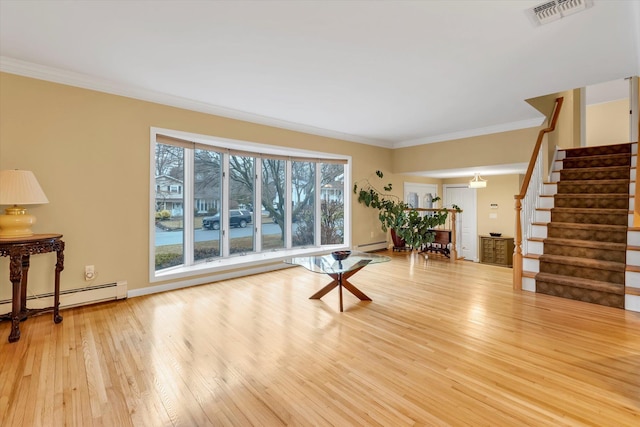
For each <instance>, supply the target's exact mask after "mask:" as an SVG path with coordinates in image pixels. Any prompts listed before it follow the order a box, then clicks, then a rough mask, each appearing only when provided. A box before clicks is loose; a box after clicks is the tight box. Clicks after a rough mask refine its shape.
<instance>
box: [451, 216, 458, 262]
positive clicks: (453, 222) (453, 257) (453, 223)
mask: <svg viewBox="0 0 640 427" xmlns="http://www.w3.org/2000/svg"><path fill="white" fill-rule="evenodd" d="M449 212H450V213H451V257H450V258H449V260H450V261H456V260H457V259H458V250H457V249H456V240H457V238H456V235H457V234H458V231H457V230H456V211H455V210H450V211H449Z"/></svg>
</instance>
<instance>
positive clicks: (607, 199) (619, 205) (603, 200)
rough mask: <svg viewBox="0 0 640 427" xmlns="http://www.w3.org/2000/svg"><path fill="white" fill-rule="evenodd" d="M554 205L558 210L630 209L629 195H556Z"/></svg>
mask: <svg viewBox="0 0 640 427" xmlns="http://www.w3.org/2000/svg"><path fill="white" fill-rule="evenodd" d="M553 205H554V207H557V208H590V209H592V208H595V209H628V208H629V194H627V193H620V194H615V193H614V194H609V193H596V194H582V193H578V194H567V193H561V194H556V195H555V196H554V199H553Z"/></svg>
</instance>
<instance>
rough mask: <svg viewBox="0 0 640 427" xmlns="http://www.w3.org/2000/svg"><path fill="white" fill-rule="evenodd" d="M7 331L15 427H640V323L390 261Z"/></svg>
mask: <svg viewBox="0 0 640 427" xmlns="http://www.w3.org/2000/svg"><path fill="white" fill-rule="evenodd" d="M389 255H390V256H392V257H393V260H392V261H391V262H390V263H385V264H376V265H371V266H368V267H366V268H364V269H363V270H362V271H360V272H359V273H358V274H356V275H355V276H353V278H352V281H353V283H354V285H356V286H358V287H359V288H360V289H361V290H362V291H363V292H365V293H366V294H367V295H368V296H370V297H371V298H372V299H373V301H371V302H364V301H359V300H358V299H357V298H355V297H353V296H352V295H350V294H349V293H348V292H347V293H345V294H344V295H345V296H344V302H345V312H344V313H340V312H339V311H338V294H337V292H331V293H330V294H328V295H326V296H325V297H324V298H323V299H322V300H309V299H308V297H309V296H311V295H312V294H313V293H314V292H315V291H317V290H318V289H320V288H321V287H322V286H324V285H325V284H326V283H327V282H328V281H329V278H328V277H327V276H323V275H320V274H314V273H311V272H309V271H307V270H305V269H303V268H302V267H297V268H290V269H287V270H281V271H277V272H272V273H267V274H261V275H256V276H250V277H245V278H240V279H235V280H229V281H225V282H219V283H214V284H211V285H203V286H198V287H193V288H188V289H182V290H178V291H173V292H166V293H163V294H156V295H150V296H146V297H138V298H133V299H130V300H124V301H119V302H113V303H105V304H101V305H96V306H91V307H82V308H75V309H68V310H64V311H63V312H62V313H61V314H62V315H63V316H64V321H63V322H62V323H61V324H59V325H54V324H53V322H52V321H51V317H50V316H49V315H44V316H40V317H36V318H32V319H29V320H27V321H26V322H24V323H23V324H22V325H21V331H22V338H21V340H20V341H19V342H17V343H13V344H9V343H8V342H7V336H8V334H9V329H10V324H9V323H8V322H3V323H1V324H0V425H3V426H47V425H53V426H62V425H72V426H92V425H97V426H127V425H134V426H171V425H180V426H206V425H216V426H218V425H233V426H245V425H257V426H277V425H334V426H348V425H366V426H369V425H383V426H404V425H427V426H439V425H454V426H459V425H471V426H480V425H491V426H503V425H504V426H522V425H535V426H551V425H553V426H565V425H566V426H576V425H590V426H638V425H640V313H632V312H628V311H624V310H620V309H615V308H610V307H603V306H598V305H592V304H587V303H582V302H578V301H572V300H565V299H560V298H555V297H550V296H546V295H540V294H533V293H527V292H514V291H513V290H512V289H511V275H512V270H511V269H507V268H503V267H497V266H489V265H481V264H473V263H470V262H457V263H450V262H448V261H446V260H445V259H444V258H440V257H439V256H437V255H431V257H430V259H428V260H425V259H424V258H423V257H422V256H420V255H415V254H414V255H410V254H407V253H397V254H392V253H389Z"/></svg>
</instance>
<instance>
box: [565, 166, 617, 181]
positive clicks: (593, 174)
mask: <svg viewBox="0 0 640 427" xmlns="http://www.w3.org/2000/svg"><path fill="white" fill-rule="evenodd" d="M629 172H630V168H629V166H610V167H594V168H563V169H561V170H560V171H559V173H560V179H561V180H562V181H576V180H591V181H593V180H601V179H628V178H629V176H630V175H629Z"/></svg>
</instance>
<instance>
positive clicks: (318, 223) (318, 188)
mask: <svg viewBox="0 0 640 427" xmlns="http://www.w3.org/2000/svg"><path fill="white" fill-rule="evenodd" d="M315 168H316V175H315V176H316V179H315V188H314V189H313V191H314V196H315V197H314V202H315V203H314V207H315V209H314V210H315V212H314V220H313V226H314V230H315V232H314V233H313V235H314V245H315V246H318V247H319V246H320V245H321V240H322V236H321V231H322V200H321V197H322V165H321V164H320V163H319V162H316V163H315Z"/></svg>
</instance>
